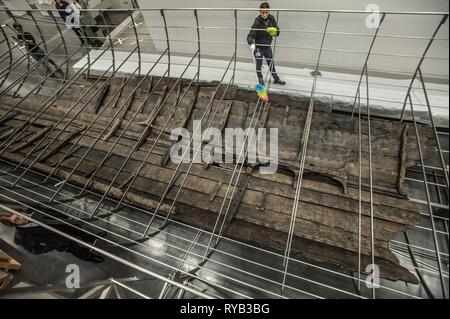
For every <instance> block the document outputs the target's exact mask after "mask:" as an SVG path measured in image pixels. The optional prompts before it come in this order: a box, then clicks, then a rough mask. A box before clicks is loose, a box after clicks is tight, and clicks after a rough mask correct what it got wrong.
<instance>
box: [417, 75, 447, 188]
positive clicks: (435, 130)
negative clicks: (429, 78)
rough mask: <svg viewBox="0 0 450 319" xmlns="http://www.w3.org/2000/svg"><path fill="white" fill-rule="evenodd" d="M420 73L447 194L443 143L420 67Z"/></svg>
mask: <svg viewBox="0 0 450 319" xmlns="http://www.w3.org/2000/svg"><path fill="white" fill-rule="evenodd" d="M418 71H419V78H420V82H422V88H423V94H424V96H425V101H426V103H427V108H428V115H429V116H430V121H431V127H432V128H433V132H434V137H435V138H436V143H437V147H438V151H439V159H440V160H441V166H442V170H443V172H444V177H445V185H446V186H447V192H448V172H447V169H446V165H445V160H444V156H443V155H442V148H441V142H440V140H439V136H438V134H437V129H436V125H435V124H434V119H433V113H432V112H431V105H430V100H429V99H428V93H427V89H426V87H425V82H424V80H423V75H422V70H421V68H420V67H419V70H418Z"/></svg>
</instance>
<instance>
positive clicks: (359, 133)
mask: <svg viewBox="0 0 450 319" xmlns="http://www.w3.org/2000/svg"><path fill="white" fill-rule="evenodd" d="M356 94H357V95H358V153H359V154H358V291H359V292H361V238H362V229H361V228H362V227H361V224H362V191H361V184H362V183H361V176H362V140H361V91H360V90H359V89H358V92H357V93H356Z"/></svg>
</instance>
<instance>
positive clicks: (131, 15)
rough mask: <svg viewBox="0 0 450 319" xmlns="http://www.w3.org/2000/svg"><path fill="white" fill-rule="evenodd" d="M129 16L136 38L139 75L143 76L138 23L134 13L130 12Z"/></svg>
mask: <svg viewBox="0 0 450 319" xmlns="http://www.w3.org/2000/svg"><path fill="white" fill-rule="evenodd" d="M128 14H129V15H130V19H131V24H132V25H133V30H134V36H135V37H136V46H137V54H138V74H139V75H141V71H142V58H141V46H140V45H139V37H138V33H137V30H136V22H135V21H134V17H133V11H131V10H129V11H128Z"/></svg>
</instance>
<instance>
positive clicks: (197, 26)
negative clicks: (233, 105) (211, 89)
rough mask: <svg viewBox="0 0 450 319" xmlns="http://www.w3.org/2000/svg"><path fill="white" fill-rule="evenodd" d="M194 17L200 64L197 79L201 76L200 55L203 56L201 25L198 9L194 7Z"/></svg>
mask: <svg viewBox="0 0 450 319" xmlns="http://www.w3.org/2000/svg"><path fill="white" fill-rule="evenodd" d="M194 17H195V26H196V30H197V50H198V62H197V63H198V65H197V73H198V77H197V79H199V78H200V57H201V53H202V52H201V50H200V25H199V23H198V12H197V9H194Z"/></svg>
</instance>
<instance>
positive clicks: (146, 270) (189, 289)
mask: <svg viewBox="0 0 450 319" xmlns="http://www.w3.org/2000/svg"><path fill="white" fill-rule="evenodd" d="M0 196H1V197H6V196H4V195H2V194H1V193H0ZM0 208H1V209H2V210H4V211H7V212H10V213H13V214H16V215H18V216H20V217H22V218H25V219H27V220H29V221H30V222H32V223H35V224H37V225H39V226H41V227H43V228H45V229H48V230H49V231H51V232H53V233H56V234H58V235H60V236H62V237H64V238H67V239H69V240H71V241H73V242H75V243H77V244H79V245H81V246H83V247H86V248H89V249H91V250H93V251H95V252H97V253H99V254H102V255H104V256H106V257H108V258H111V259H113V260H115V261H117V262H120V263H122V264H124V265H126V266H129V267H131V268H133V269H135V270H137V271H140V272H142V273H144V274H147V275H150V276H152V277H155V278H157V279H160V280H162V281H164V282H169V283H170V284H172V285H174V286H176V287H178V288H180V289H184V290H186V291H188V292H190V293H192V294H194V295H196V296H199V297H202V298H206V299H209V298H211V297H210V296H208V295H206V294H204V293H202V292H199V291H197V290H195V289H192V288H189V287H187V286H183V285H182V284H180V283H178V282H176V281H173V280H170V279H167V278H165V277H164V276H162V275H159V274H158V273H156V272H153V271H150V270H148V269H146V268H144V267H140V266H138V265H136V264H135V263H132V262H130V261H128V260H126V259H124V258H121V257H118V256H116V255H114V254H112V253H110V252H108V251H106V250H104V249H101V248H99V247H96V246H94V245H92V244H88V243H86V242H84V241H83V240H81V239H79V238H77V237H74V236H72V235H69V234H66V233H65V232H63V231H60V230H58V229H56V228H54V227H52V226H50V225H47V224H45V223H43V222H41V221H39V220H37V219H35V218H33V217H31V216H29V215H27V214H25V213H23V212H19V211H17V210H14V209H11V208H9V207H7V206H4V205H2V204H0ZM40 213H42V214H43V215H45V216H49V217H52V216H50V215H48V214H46V213H45V212H40ZM57 220H58V219H57ZM59 221H61V220H60V219H59ZM77 229H81V228H77Z"/></svg>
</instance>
